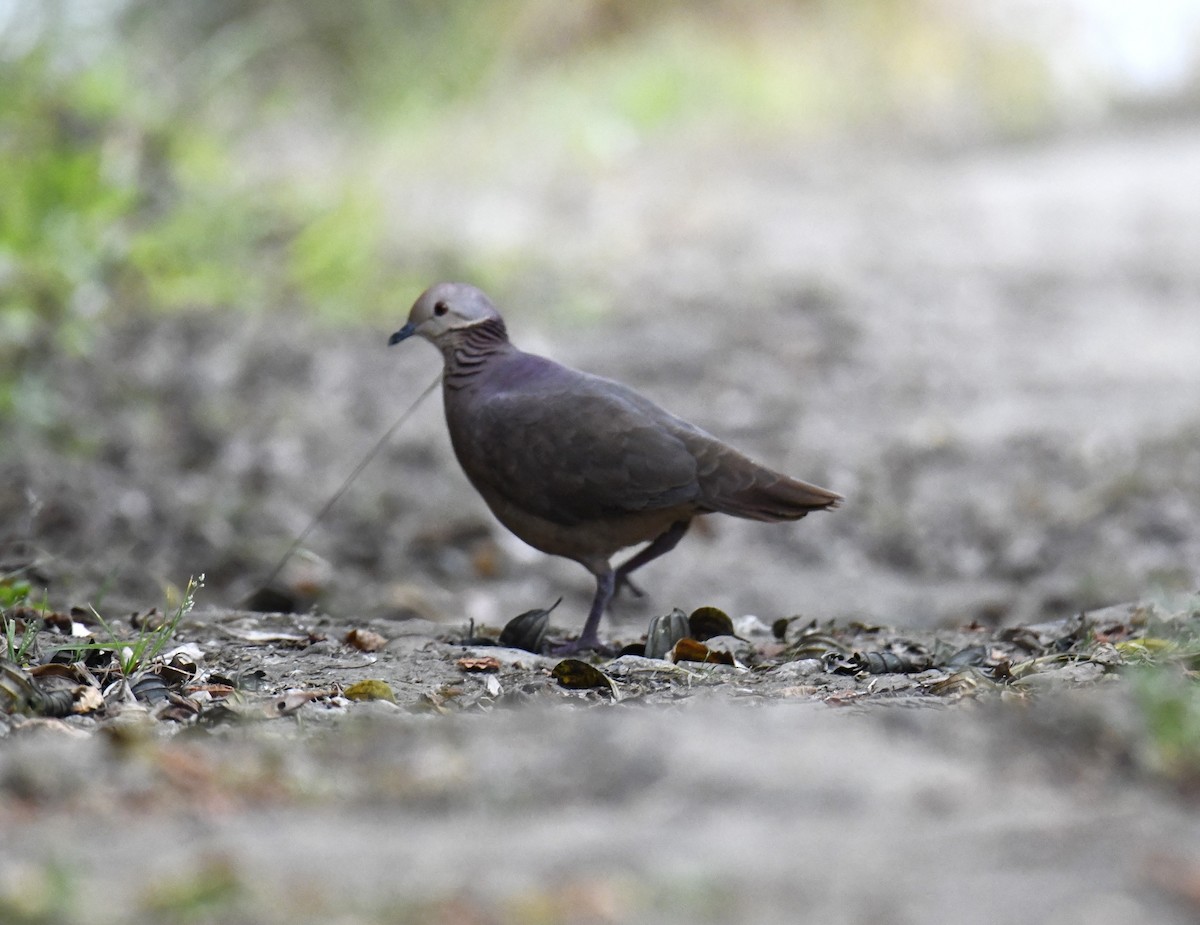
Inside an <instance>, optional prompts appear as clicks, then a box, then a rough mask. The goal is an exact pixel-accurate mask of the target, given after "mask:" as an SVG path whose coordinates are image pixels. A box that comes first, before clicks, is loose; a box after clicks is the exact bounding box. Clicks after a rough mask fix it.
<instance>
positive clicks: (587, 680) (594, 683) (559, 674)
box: [550, 658, 617, 694]
mask: <svg viewBox="0 0 1200 925" xmlns="http://www.w3.org/2000/svg"><path fill="white" fill-rule="evenodd" d="M550 676H551V677H552V678H554V680H555V681H557V682H558V683H559V684H561V685H562V686H563V687H566V688H569V689H571V690H589V689H591V688H602V689H607V690H608V691H609V692H610V693H612V694H615V693H616V692H617V689H616V687H615V686H614V685H613V682H612V678H610V677H609V676H608V675H606V674H605V673H604V672H603V671H601V670H600V669H599V668H597V667H596V666H595V665H589V664H588V663H587V662H584V661H580V660H579V659H577V658H565V659H563V660H562V661H561V662H559V663H558V664H557V665H555V666H554V669H553V670H552V671H551V672H550Z"/></svg>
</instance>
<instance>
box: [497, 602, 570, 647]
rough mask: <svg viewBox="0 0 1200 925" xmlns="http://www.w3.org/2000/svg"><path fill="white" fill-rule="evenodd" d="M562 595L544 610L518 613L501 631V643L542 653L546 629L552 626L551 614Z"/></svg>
mask: <svg viewBox="0 0 1200 925" xmlns="http://www.w3.org/2000/svg"><path fill="white" fill-rule="evenodd" d="M561 603H562V598H561V597H560V598H559V599H558V600H557V601H555V602H554V603H553V604H551V605H550V606H549V607H547V608H545V609H542V610H527V611H525V612H524V613H521V614H517V615H516V616H515V617H513V618H512V619H511V620H509V621H508V623H506V624H505V625H504V629H502V630H501V631H500V645H502V646H507V647H508V648H511V649H524V650H525V651H526V652H533V653H535V654H536V653H540V652H541V651H542V648H543V647H544V645H545V642H546V630H547V628H548V627H549V626H550V614H551V612H552V611H553V610H554V608H555V607H557V606H558V605H559V604H561Z"/></svg>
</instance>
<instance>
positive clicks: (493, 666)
mask: <svg viewBox="0 0 1200 925" xmlns="http://www.w3.org/2000/svg"><path fill="white" fill-rule="evenodd" d="M454 664H455V665H457V666H458V667H459V668H460V669H461V670H463V671H499V670H500V659H498V658H496V656H494V655H464V656H463V657H462V658H460V659H459V660H458V661H457V662H455V663H454Z"/></svg>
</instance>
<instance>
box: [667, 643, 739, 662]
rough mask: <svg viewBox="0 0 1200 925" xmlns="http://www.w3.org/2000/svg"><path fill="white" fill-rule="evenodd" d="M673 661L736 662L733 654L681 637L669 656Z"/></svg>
mask: <svg viewBox="0 0 1200 925" xmlns="http://www.w3.org/2000/svg"><path fill="white" fill-rule="evenodd" d="M667 658H668V659H670V660H671V661H672V662H708V663H710V664H713V665H730V666H732V665H733V664H734V659H733V654H732V653H730V652H717V651H714V650H713V649H710V648H709V647H708V646H706V645H705V644H704V643H702V642H696V640H694V639H681V640H679V642H677V643H675V647H674V648H673V649H671V653H670V655H668V656H667Z"/></svg>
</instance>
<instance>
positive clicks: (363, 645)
mask: <svg viewBox="0 0 1200 925" xmlns="http://www.w3.org/2000/svg"><path fill="white" fill-rule="evenodd" d="M346 643H347V645H351V646H354V648H356V649H358V650H359V651H360V652H378V651H379V650H380V649H382V648H383V647H384V646H386V645H387V643H388V641H387V640H386V639H385V638H384V637H383V636H381V635H379V633H376V632H374V631H373V630H358V629H355V630H350V632H348V633H347V634H346Z"/></svg>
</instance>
